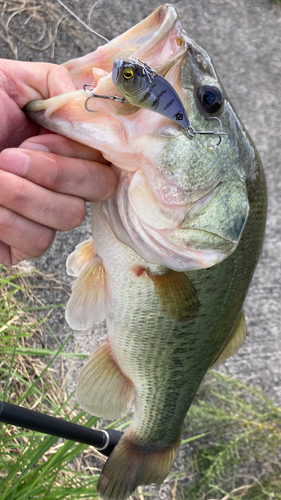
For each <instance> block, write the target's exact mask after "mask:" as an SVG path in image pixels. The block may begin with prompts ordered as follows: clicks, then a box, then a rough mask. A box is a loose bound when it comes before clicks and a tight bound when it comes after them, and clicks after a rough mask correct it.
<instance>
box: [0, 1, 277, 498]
mask: <svg viewBox="0 0 281 500" xmlns="http://www.w3.org/2000/svg"><path fill="white" fill-rule="evenodd" d="M67 4H68V5H70V6H71V7H72V9H73V10H74V11H75V12H77V13H79V15H80V16H82V17H83V19H84V20H87V13H88V11H89V9H90V6H91V2H90V1H88V0H86V1H84V2H78V1H76V2H75V1H72V2H68V3H67ZM78 4H79V6H78ZM158 5H159V0H145V1H142V2H140V1H139V2H137V3H135V2H129V1H125V0H119V1H118V2H114V1H107V2H106V1H100V2H98V5H97V6H96V8H95V9H94V11H93V14H92V17H91V19H92V26H93V27H94V28H95V29H97V30H98V31H99V32H101V33H102V34H103V35H105V36H107V37H108V38H112V37H113V36H116V35H117V34H120V33H122V32H123V31H125V30H126V29H128V28H129V27H130V26H132V25H134V24H135V23H137V22H138V21H140V20H141V19H143V18H144V17H146V16H147V15H148V14H149V13H151V12H152V11H153V10H154V9H155V8H156V7H157V6H158ZM174 5H175V7H176V8H177V11H178V14H179V17H180V20H181V22H182V25H183V27H184V28H185V30H186V32H187V34H188V36H190V37H191V38H193V39H195V40H196V41H197V43H198V44H199V45H201V46H202V47H203V48H204V49H205V50H206V51H207V52H208V53H209V55H210V56H211V57H212V59H213V62H214V65H215V67H216V69H217V72H218V74H219V76H220V78H221V81H222V83H223V85H224V87H225V89H226V91H227V93H228V95H229V97H230V100H231V101H232V103H233V105H234V107H235V108H236V110H237V112H238V113H239V115H240V117H241V119H242V121H243V122H244V124H245V125H246V128H247V129H248V131H249V132H250V135H251V136H252V138H253V139H254V142H255V143H256V145H257V148H258V151H259V153H260V155H261V158H262V161H263V164H264V168H265V172H266V177H267V183H268V197H269V206H268V223H267V231H266V237H265V242H264V250H263V254H262V257H261V259H260V262H259V265H258V268H257V271H256V273H255V276H254V279H253V282H252V285H251V288H250V291H249V294H248V297H247V300H246V304H245V312H246V318H247V325H248V338H247V340H246V342H245V344H244V346H243V348H242V349H241V350H240V352H239V353H238V354H237V355H236V356H234V357H233V358H232V359H231V360H229V361H228V362H227V363H226V364H225V365H224V367H223V368H222V369H223V370H226V371H227V372H228V373H229V374H231V375H233V376H235V377H239V378H242V379H246V378H248V377H254V380H255V382H256V383H257V384H258V385H259V386H260V387H262V389H263V390H264V391H265V392H266V393H267V394H268V395H270V396H272V397H273V398H275V401H276V403H278V404H279V405H280V404H281V389H280V380H281V369H280V363H281V335H280V328H281V304H280V299H281V210H280V198H281V165H280V151H281V125H280V116H281V106H280V95H281V94H280V78H281V59H280V43H281V8H280V7H276V4H272V3H271V2H270V1H268V0H225V1H224V0H189V1H182V0H175V1H174ZM82 9H83V12H81V11H82ZM61 12H62V10H61ZM22 15H23V14H22ZM19 19H20V18H16V17H15V18H13V20H12V21H11V23H13V24H11V25H10V27H11V28H15V26H16V25H17V26H19V24H17V23H18V21H19ZM26 26H27V28H28V26H29V28H28V29H29V30H30V33H31V34H32V33H33V35H34V37H35V35H36V30H35V28H32V27H31V25H30V24H27V25H26ZM27 28H25V27H24V26H23V27H22V26H21V30H23V31H22V35H24V37H25V38H26V37H27V35H28V32H27V31H26V29H27ZM34 30H35V31H34ZM34 32H35V34H34ZM81 33H82V34H83V30H82V31H81ZM0 34H1V31H0ZM2 34H4V35H5V36H6V35H7V33H5V31H2ZM35 38H36V37H35ZM35 38H34V40H35ZM11 41H12V43H13V47H16V48H17V54H18V58H19V59H21V60H34V61H36V60H44V61H53V62H57V63H62V62H64V61H66V60H68V59H71V58H73V57H76V56H79V55H82V54H83V53H86V52H90V51H91V50H93V49H94V48H96V46H97V44H98V43H99V40H98V39H97V38H95V37H94V35H92V34H91V35H88V34H87V35H86V36H84V39H82V40H81V41H80V45H81V48H79V47H77V45H76V44H75V43H74V41H73V39H72V38H70V37H69V36H68V35H66V33H65V31H64V30H63V29H62V27H60V28H59V29H58V33H57V39H56V42H55V45H54V44H53V45H51V46H50V47H49V48H47V49H46V50H45V51H38V50H37V47H38V46H36V45H34V47H27V46H26V43H25V41H20V40H16V39H15V38H14V37H13V36H12V35H11ZM34 43H35V42H34ZM52 52H54V54H55V57H54V59H51V56H52ZM0 54H1V57H6V58H14V57H15V53H13V51H12V50H11V46H9V45H8V44H7V43H6V42H5V41H4V39H2V38H1V39H0ZM89 233H90V219H89V217H87V219H86V220H85V223H84V224H83V225H82V226H81V227H80V228H79V229H76V230H74V231H72V232H70V233H64V234H58V235H57V238H56V240H55V242H54V244H53V245H52V247H51V248H50V249H49V251H48V252H47V253H46V254H45V255H44V256H43V257H42V258H40V259H38V260H37V261H35V263H34V265H35V266H36V267H40V268H41V269H42V270H43V271H44V272H46V273H58V274H57V277H59V278H60V279H62V280H64V281H66V282H68V283H71V280H70V278H68V277H66V275H65V260H66V257H67V255H68V254H69V253H70V252H71V251H72V250H73V249H74V248H75V245H77V244H78V243H79V242H80V241H82V240H84V239H85V238H86V237H88V235H89ZM66 290H67V287H66ZM41 297H42V299H43V300H44V301H46V302H48V303H54V302H55V301H56V302H58V303H61V302H65V301H66V295H65V293H64V291H63V290H61V289H49V290H44V292H41ZM52 326H53V328H54V331H55V333H56V334H58V335H59V336H60V338H61V339H62V340H63V339H64V338H65V337H66V335H67V334H68V333H69V331H70V330H69V327H68V326H67V325H66V323H65V322H64V318H63V317H62V315H61V314H60V315H54V316H53V322H52ZM99 334H100V335H103V329H102V327H101V328H99ZM89 338H90V340H89ZM48 342H49V345H51V344H52V340H49V341H48ZM95 343H96V340H95V337H94V336H93V334H91V333H90V332H89V333H84V334H83V335H82V334H80V335H77V336H76V337H75V339H74V340H73V341H72V342H71V343H70V345H69V349H77V346H78V344H80V349H81V350H82V351H84V352H89V351H90V349H91V347H93V346H94V345H95ZM74 373H75V372H74ZM74 377H75V375H74ZM155 498H156V497H155ZM163 498H166V497H163ZM167 498H168V497H167Z"/></svg>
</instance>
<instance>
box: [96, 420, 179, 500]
mask: <svg viewBox="0 0 281 500" xmlns="http://www.w3.org/2000/svg"><path fill="white" fill-rule="evenodd" d="M133 437H134V435H133V430H132V429H131V428H130V427H129V428H128V429H127V431H126V433H125V434H124V436H122V438H121V439H120V441H119V443H118V444H117V446H115V448H114V450H113V452H112V453H111V455H110V457H109V458H108V460H107V462H106V464H105V466H104V468H103V470H102V472H101V475H100V479H99V482H98V485H97V491H98V493H99V494H100V495H101V496H102V498H103V499H104V500H125V499H127V498H128V497H129V496H130V495H131V494H132V493H133V491H134V490H135V489H136V488H137V486H140V485H142V484H151V483H156V484H161V483H162V482H163V481H164V479H165V478H166V477H167V475H168V474H169V472H170V470H171V468H172V465H173V462H174V459H175V457H176V454H177V450H178V446H179V444H180V440H178V441H177V442H176V443H172V444H171V445H169V446H166V447H163V448H160V449H157V448H155V447H154V446H153V444H151V445H149V444H148V445H147V446H146V447H142V446H141V445H139V444H138V443H137V442H136V441H134V439H133ZM153 448H155V449H153Z"/></svg>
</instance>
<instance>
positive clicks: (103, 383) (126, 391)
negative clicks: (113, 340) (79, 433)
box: [76, 340, 133, 419]
mask: <svg viewBox="0 0 281 500" xmlns="http://www.w3.org/2000/svg"><path fill="white" fill-rule="evenodd" d="M76 395H77V399H78V401H79V404H80V405H81V407H82V408H83V409H84V410H85V411H87V412H88V413H90V414H91V415H96V416H98V417H104V418H108V419H115V418H119V417H121V416H123V415H125V414H126V413H127V411H128V410H129V408H130V405H131V401H132V396H133V385H132V382H131V381H130V380H129V379H128V378H127V377H125V375H124V374H123V373H122V372H121V370H120V368H119V366H118V365H117V363H116V361H115V360H114V358H113V356H112V353H111V348H110V345H109V342H108V341H107V340H106V341H104V342H103V343H102V344H101V345H100V346H99V347H97V348H96V349H95V350H94V351H93V353H92V354H91V356H90V357H89V359H88V361H87V362H86V363H85V365H84V367H83V368H82V371H81V373H80V375H79V378H78V383H77V389H76Z"/></svg>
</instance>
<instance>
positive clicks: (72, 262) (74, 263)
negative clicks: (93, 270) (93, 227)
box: [66, 238, 95, 276]
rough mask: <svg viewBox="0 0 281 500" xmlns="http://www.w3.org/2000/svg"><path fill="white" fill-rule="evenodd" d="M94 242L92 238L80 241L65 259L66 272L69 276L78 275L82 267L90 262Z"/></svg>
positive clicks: (93, 253)
mask: <svg viewBox="0 0 281 500" xmlns="http://www.w3.org/2000/svg"><path fill="white" fill-rule="evenodd" d="M94 255H95V252H94V242H93V238H89V239H88V240H85V241H82V243H79V245H77V247H76V248H75V250H74V252H72V253H71V254H70V255H69V256H68V258H67V261H66V272H67V274H69V275H70V276H79V274H81V272H82V271H83V269H85V267H86V266H87V265H88V264H89V263H90V262H91V260H92V258H93V257H94Z"/></svg>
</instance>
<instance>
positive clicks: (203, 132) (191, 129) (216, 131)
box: [186, 116, 227, 148]
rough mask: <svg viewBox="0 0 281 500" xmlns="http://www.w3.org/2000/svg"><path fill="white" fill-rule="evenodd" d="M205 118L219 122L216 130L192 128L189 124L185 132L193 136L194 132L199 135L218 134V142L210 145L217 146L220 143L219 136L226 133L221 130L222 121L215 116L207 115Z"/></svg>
mask: <svg viewBox="0 0 281 500" xmlns="http://www.w3.org/2000/svg"><path fill="white" fill-rule="evenodd" d="M207 120H217V121H218V122H219V128H218V129H217V130H194V128H193V127H191V126H189V127H188V128H187V129H186V132H187V133H188V135H189V136H190V137H192V138H193V137H194V136H195V135H196V134H201V135H203V134H204V135H218V136H219V142H218V143H217V144H213V145H212V146H211V147H212V148H217V147H218V146H219V145H220V143H221V136H222V135H227V134H226V132H222V130H221V128H222V123H221V121H220V119H219V118H218V117H217V116H209V117H207Z"/></svg>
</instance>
